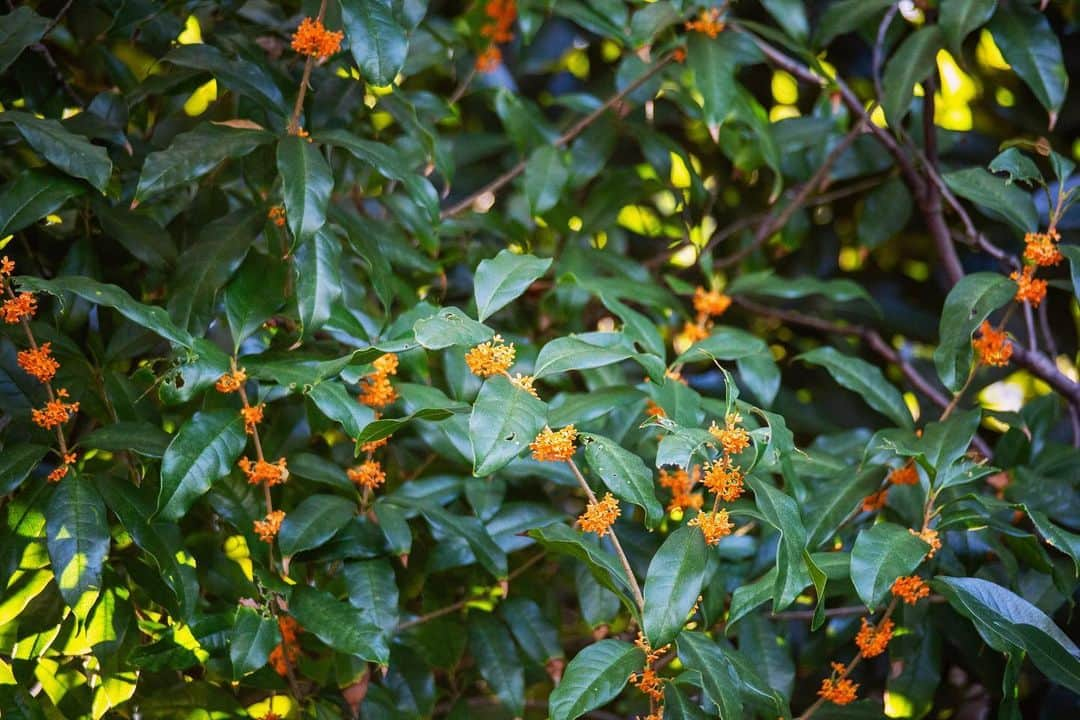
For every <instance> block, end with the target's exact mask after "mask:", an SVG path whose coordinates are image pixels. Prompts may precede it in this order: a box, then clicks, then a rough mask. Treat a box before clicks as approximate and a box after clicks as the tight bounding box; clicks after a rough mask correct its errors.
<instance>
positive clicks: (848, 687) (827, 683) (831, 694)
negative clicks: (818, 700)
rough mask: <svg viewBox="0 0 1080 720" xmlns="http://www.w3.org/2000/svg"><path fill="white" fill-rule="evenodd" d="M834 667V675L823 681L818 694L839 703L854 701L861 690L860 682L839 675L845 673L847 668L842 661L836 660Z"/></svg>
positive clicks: (845, 703) (844, 703)
mask: <svg viewBox="0 0 1080 720" xmlns="http://www.w3.org/2000/svg"><path fill="white" fill-rule="evenodd" d="M832 668H833V676H832V677H830V678H825V679H824V680H822V681H821V689H820V690H818V695H819V696H821V697H823V698H825V699H826V700H828V701H829V702H832V703H835V704H837V705H847V704H848V703H851V702H854V701H855V698H856V697H857V695H856V693H857V692H858V691H859V684H858V683H853V682H851V681H850V680H848V679H847V678H846V677H837V675H842V674H843V673H844V669H845V668H844V666H843V665H842V664H841V663H837V662H834V663H833V664H832Z"/></svg>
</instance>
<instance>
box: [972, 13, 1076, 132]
mask: <svg viewBox="0 0 1080 720" xmlns="http://www.w3.org/2000/svg"><path fill="white" fill-rule="evenodd" d="M987 28H988V29H989V30H990V34H991V35H993V36H994V42H996V43H997V46H998V48H1000V50H1001V54H1002V55H1003V56H1004V57H1005V61H1006V62H1008V63H1009V65H1011V66H1012V69H1013V72H1015V73H1016V74H1017V75H1019V76H1020V79H1022V80H1023V81H1024V82H1025V83H1027V86H1028V87H1029V88H1031V91H1032V92H1033V93H1034V94H1035V97H1036V98H1038V100H1039V102H1040V103H1042V106H1043V107H1044V108H1046V111H1047V112H1048V113H1049V114H1050V129H1053V127H1054V125H1055V124H1056V122H1057V116H1058V112H1059V111H1060V110H1061V106H1062V104H1063V103H1064V102H1065V93H1066V92H1067V90H1068V87H1069V76H1068V75H1067V74H1066V72H1065V63H1064V60H1063V59H1062V56H1061V43H1060V42H1059V41H1058V38H1057V35H1056V34H1055V33H1054V30H1053V29H1052V28H1051V27H1050V22H1049V20H1047V19H1046V16H1045V15H1043V14H1042V13H1041V12H1038V11H1037V10H1036V9H1035V8H1032V7H1029V6H1027V5H1024V4H1021V3H998V8H997V12H995V13H994V17H992V18H991V19H990V24H989V25H988V26H987Z"/></svg>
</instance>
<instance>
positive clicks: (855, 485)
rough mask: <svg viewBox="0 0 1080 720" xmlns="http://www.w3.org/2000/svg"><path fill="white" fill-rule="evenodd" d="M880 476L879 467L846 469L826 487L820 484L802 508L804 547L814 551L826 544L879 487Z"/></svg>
mask: <svg viewBox="0 0 1080 720" xmlns="http://www.w3.org/2000/svg"><path fill="white" fill-rule="evenodd" d="M884 476H885V471H884V469H883V468H881V467H867V468H863V469H862V471H861V472H858V471H856V469H855V468H850V469H849V470H847V471H845V472H843V473H841V474H840V475H839V477H837V478H835V479H833V480H831V481H829V482H828V484H826V483H824V482H822V483H821V484H820V486H817V487H816V490H815V493H814V496H813V497H811V498H809V499H808V501H807V502H806V504H805V505H804V507H803V510H804V512H803V516H804V517H805V518H806V521H807V522H806V534H807V541H806V544H807V546H808V547H810V548H818V547H821V545H823V544H824V543H826V542H828V540H829V539H830V538H832V536H833V535H834V534H835V533H836V532H837V529H838V528H839V527H840V524H841V523H842V522H843V521H844V519H845V518H846V517H848V515H850V514H851V513H852V512H854V511H855V510H856V509H857V508H858V507H859V506H860V505H861V504H862V501H863V499H864V498H866V496H867V495H870V494H871V493H873V492H875V491H876V490H877V489H878V488H879V487H880V486H881V482H882V480H884Z"/></svg>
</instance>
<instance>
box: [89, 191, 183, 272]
mask: <svg viewBox="0 0 1080 720" xmlns="http://www.w3.org/2000/svg"><path fill="white" fill-rule="evenodd" d="M92 206H93V208H94V217H96V218H97V219H98V222H99V223H101V229H102V230H103V231H104V232H105V234H106V235H108V236H111V237H112V239H113V240H116V242H118V243H120V245H122V246H123V247H124V249H125V250H127V251H128V252H129V253H131V255H132V256H133V257H135V258H137V259H138V260H140V261H142V262H144V263H146V264H147V265H149V266H150V267H152V268H158V269H161V268H165V267H168V266H170V265H174V264H175V263H176V247H175V246H174V245H173V242H172V238H171V237H169V234H168V233H167V232H165V228H163V227H161V225H159V224H158V223H157V222H156V221H155V220H153V219H152V218H151V217H150V216H149V215H147V214H145V213H138V212H135V211H132V210H127V209H124V208H121V207H115V208H114V207H110V206H109V205H108V204H106V203H105V202H103V201H102V200H101V199H99V198H95V199H94V202H93V204H92Z"/></svg>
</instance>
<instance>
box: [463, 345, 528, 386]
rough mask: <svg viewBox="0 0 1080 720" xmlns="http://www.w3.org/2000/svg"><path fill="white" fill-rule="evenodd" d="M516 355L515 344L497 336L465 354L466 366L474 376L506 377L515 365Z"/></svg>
mask: <svg viewBox="0 0 1080 720" xmlns="http://www.w3.org/2000/svg"><path fill="white" fill-rule="evenodd" d="M516 354H517V350H515V349H514V344H513V343H507V342H505V341H504V340H503V339H502V336H501V335H496V336H495V337H493V338H491V340H489V341H488V342H485V343H480V344H479V345H477V346H476V347H474V348H473V349H472V350H470V351H469V352H467V353H465V364H466V365H468V366H469V370H470V371H471V372H472V374H473V375H476V376H478V377H491V376H492V375H505V374H506V371H507V370H509V369H510V366H511V365H513V364H514V356H515V355H516Z"/></svg>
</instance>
